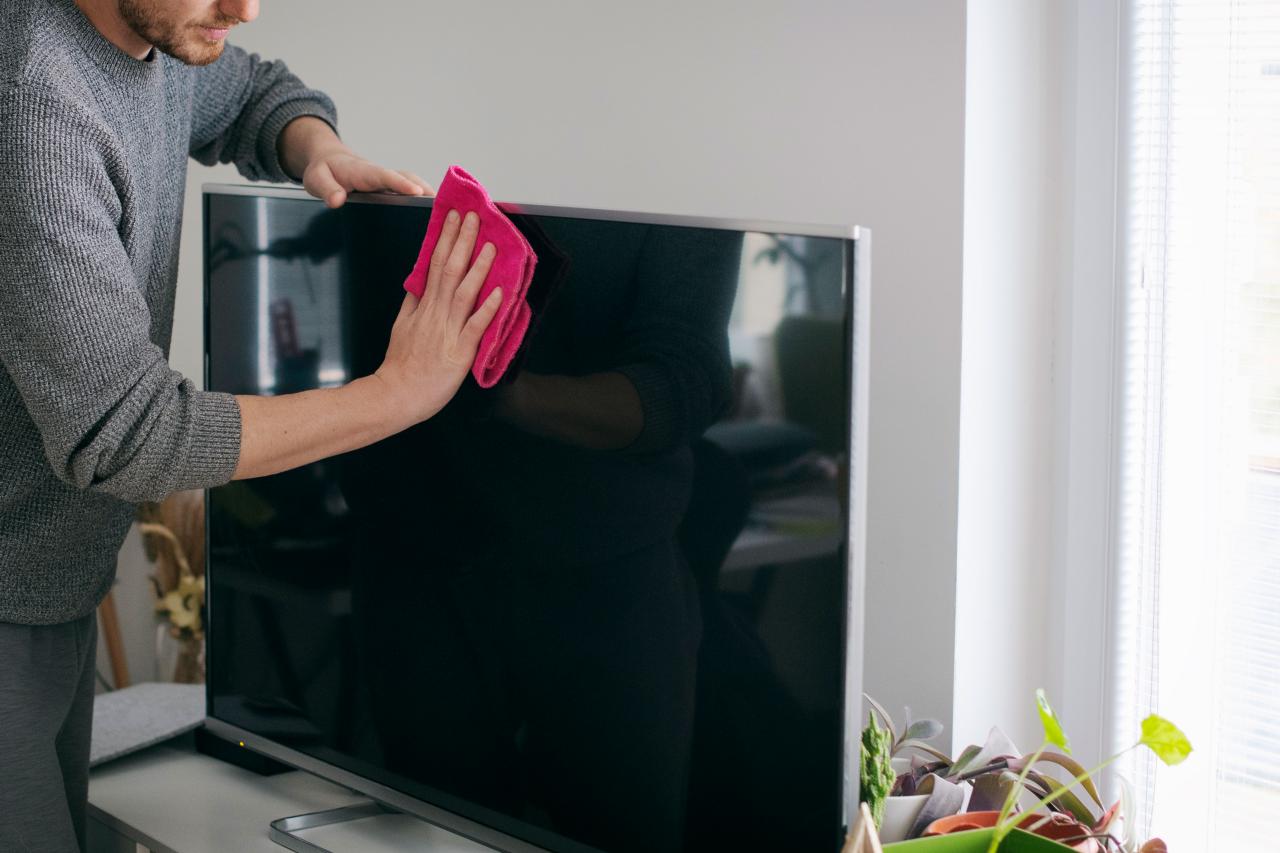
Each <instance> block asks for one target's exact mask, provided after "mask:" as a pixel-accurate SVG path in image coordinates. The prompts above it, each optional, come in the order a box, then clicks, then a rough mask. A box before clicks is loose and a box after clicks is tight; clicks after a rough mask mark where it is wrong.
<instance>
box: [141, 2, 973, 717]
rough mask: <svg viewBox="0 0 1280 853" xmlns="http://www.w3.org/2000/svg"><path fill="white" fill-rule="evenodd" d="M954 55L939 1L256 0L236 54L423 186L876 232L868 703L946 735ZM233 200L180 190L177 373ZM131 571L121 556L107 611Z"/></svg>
mask: <svg viewBox="0 0 1280 853" xmlns="http://www.w3.org/2000/svg"><path fill="white" fill-rule="evenodd" d="M964 38H965V5H964V3H961V2H956V1H955V0H913V2H903V0H856V2H834V0H823V2H809V3H803V4H780V3H775V2H763V1H762V0H750V2H728V1H727V0H718V2H702V3H696V4H694V3H679V2H674V0H660V1H659V2H650V3H644V4H632V3H627V4H624V3H620V2H599V0H562V1H561V2H556V3H550V4H528V3H517V2H505V3H501V2H473V3H454V4H442V3H413V2H399V3H391V2H387V3H376V4H363V5H360V6H359V7H357V6H355V5H353V4H350V3H340V2H334V0H330V1H329V2H316V0H308V2H303V0H269V1H268V2H266V3H264V4H263V9H262V15H261V18H260V19H259V20H258V21H257V22H255V23H253V24H250V25H247V26H245V27H243V28H242V29H241V30H240V31H237V33H235V36H234V38H233V41H234V42H236V43H238V44H240V45H241V46H243V47H245V48H247V49H250V50H253V51H258V52H260V53H262V54H264V55H266V56H271V57H275V56H280V57H284V58H285V59H286V60H287V61H288V63H289V65H290V67H291V68H292V69H293V70H294V71H295V72H296V73H298V74H299V75H300V76H301V77H302V78H303V79H305V80H306V81H307V82H308V83H310V84H312V85H315V86H318V87H321V88H323V89H325V90H326V91H328V92H329V93H330V94H331V95H332V96H333V97H334V99H335V101H336V102H337V104H338V109H339V113H340V122H341V129H342V133H343V135H344V138H345V139H346V141H347V142H348V143H349V144H351V145H352V146H353V147H355V148H356V149H357V150H358V151H360V152H361V153H363V154H365V155H366V156H369V157H371V158H373V159H376V160H379V161H382V162H384V163H386V164H387V165H393V166H395V167H397V168H408V169H413V170H415V171H417V172H418V173H420V174H421V175H423V176H424V177H425V178H426V179H427V180H429V181H432V182H437V181H438V180H439V177H440V175H441V174H442V173H443V171H444V170H445V168H446V167H447V166H448V165H449V164H451V163H460V164H462V165H464V166H466V167H467V168H468V169H469V170H471V171H473V172H474V173H475V174H476V175H477V176H479V177H480V178H481V180H483V181H484V182H485V183H486V184H487V185H488V186H489V187H490V188H491V189H492V190H493V191H494V193H495V195H497V196H498V197H500V198H503V199H509V200H515V201H526V202H538V203H546V204H565V205H576V206H587V207H606V208H624V209H638V210H649V211H664V212H671V213H687V214H710V215H716V214H719V215H728V216H741V217H761V218H768V219H779V220H793V221H802V222H847V223H858V224H863V225H868V226H870V227H872V228H873V229H874V232H875V259H874V271H873V280H874V291H875V292H874V303H873V309H872V316H873V318H874V323H875V328H876V330H877V333H876V334H875V335H873V344H872V359H871V369H872V376H873V381H872V389H871V396H872V404H871V412H872V414H871V440H870V453H871V465H870V495H871V497H870V503H869V534H868V548H869V555H868V576H867V595H868V604H867V617H868V625H867V631H866V638H867V662H866V670H865V679H866V687H867V689H868V690H869V691H870V692H872V693H873V694H874V695H876V696H878V697H879V698H881V699H882V700H883V701H884V702H885V703H886V704H887V705H889V706H890V707H891V708H895V707H901V706H902V705H903V704H910V705H911V706H912V708H913V710H914V711H915V712H916V713H917V714H918V715H920V714H929V715H934V716H938V717H940V718H942V719H944V720H949V719H950V716H951V688H952V684H953V673H952V656H951V652H950V643H951V637H952V635H953V628H954V624H953V613H954V605H955V588H956V585H955V577H954V572H955V549H956V494H957V470H958V462H957V446H958V439H957V432H956V431H957V425H958V422H959V376H960V367H959V364H960V281H961V279H960V272H961V215H962V187H963V174H964V172H963V169H964V161H963V142H964V124H963V115H964V112H963V110H964V103H963V101H964V72H965V50H964ZM227 180H238V177H237V176H236V175H235V174H234V173H233V172H231V171H230V170H229V169H228V168H226V167H222V168H219V169H212V170H209V169H204V168H201V167H199V166H195V165H194V164H193V168H192V170H191V174H190V180H189V182H188V204H187V208H186V221H185V224H184V247H185V248H184V251H183V256H182V265H181V269H180V283H179V296H178V304H177V328H176V332H175V336H174V347H173V355H172V362H173V364H174V365H175V367H177V368H178V369H179V370H182V371H183V372H186V373H188V375H191V376H195V377H198V376H199V372H200V371H199V366H200V352H201V343H200V335H201V324H200V256H199V253H200V240H199V216H200V209H199V206H198V200H199V195H198V191H199V186H200V184H201V183H202V182H205V181H227ZM135 557H136V555H135ZM142 571H143V567H142V566H141V565H140V564H139V562H138V560H137V559H136V558H130V557H129V556H128V554H127V553H126V555H125V556H124V557H122V584H123V585H124V586H125V587H126V588H127V589H122V590H121V593H120V595H122V596H123V597H128V595H130V594H136V592H129V590H134V591H136V590H142V592H145V589H143V588H142V586H141V584H140V582H139V580H138V579H139V577H140V576H141V574H142ZM130 630H131V631H132V630H134V628H132V627H131V628H130Z"/></svg>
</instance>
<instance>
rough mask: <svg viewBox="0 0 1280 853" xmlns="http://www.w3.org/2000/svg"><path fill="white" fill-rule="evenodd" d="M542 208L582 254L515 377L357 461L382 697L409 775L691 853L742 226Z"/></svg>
mask: <svg viewBox="0 0 1280 853" xmlns="http://www.w3.org/2000/svg"><path fill="white" fill-rule="evenodd" d="M537 221H538V224H539V225H540V226H541V228H542V230H543V231H544V236H545V238H546V239H548V240H550V242H551V243H552V244H554V246H555V247H556V248H557V250H558V252H557V253H558V254H563V255H564V256H566V257H567V258H568V265H569V269H568V273H567V276H566V277H565V279H564V281H563V283H561V284H560V285H559V287H558V288H556V290H555V293H554V295H553V296H552V297H551V300H550V303H549V306H548V307H547V308H546V310H545V311H544V312H543V313H542V315H541V316H540V317H539V318H538V319H537V321H536V325H535V326H534V329H533V331H532V333H531V338H530V340H529V342H528V349H527V352H526V354H525V358H524V361H523V364H522V366H521V369H520V370H519V371H518V373H516V374H515V375H514V377H512V378H510V381H508V382H505V383H504V384H501V385H499V386H498V387H497V388H495V389H492V390H490V391H481V390H480V389H478V388H476V387H474V386H472V385H471V383H470V382H468V388H467V389H466V392H465V393H464V394H463V395H460V396H459V398H458V399H457V400H455V402H454V403H453V404H452V405H451V406H450V407H449V408H448V409H446V411H445V412H443V413H441V416H440V417H438V418H436V419H433V421H432V422H430V423H427V424H423V425H422V426H420V427H418V428H416V429H415V430H413V431H411V432H408V433H405V434H403V435H402V436H398V437H396V438H394V439H392V440H390V441H386V442H382V443H380V444H379V445H377V446H375V447H371V448H368V449H366V450H364V451H361V452H360V453H359V454H354V455H353V456H352V457H350V459H351V464H350V465H349V466H348V467H347V477H348V479H347V482H346V483H345V484H344V492H345V493H346V495H347V499H348V503H349V504H350V506H351V509H352V512H353V516H354V517H355V523H356V525H357V526H361V525H363V526H364V528H365V533H364V536H363V539H362V544H361V547H359V548H357V549H355V553H356V555H357V558H358V559H360V560H366V559H367V560H368V561H369V565H368V566H363V567H361V566H357V567H356V571H355V572H354V573H353V582H354V583H355V585H356V589H355V595H356V606H355V612H356V614H357V618H358V619H360V620H362V628H361V630H360V632H359V633H360V636H361V644H362V646H363V648H364V650H365V654H364V659H365V661H366V663H365V664H364V667H363V668H364V671H365V675H366V678H367V681H368V684H369V689H370V708H371V711H372V713H373V715H374V719H375V723H376V726H377V729H378V732H379V735H380V738H381V741H382V746H383V753H384V758H385V761H386V763H387V765H388V767H389V768H390V769H392V770H394V771H396V772H397V773H400V774H401V775H403V776H406V777H409V778H411V779H414V780H415V781H417V782H420V783H422V784H424V785H427V786H429V787H430V788H432V789H435V790H437V791H442V792H446V793H448V794H451V795H454V796H463V797H465V798H467V799H468V800H470V801H472V802H477V803H480V804H482V805H485V806H487V807H489V808H493V809H498V810H501V811H503V812H505V813H507V814H509V815H513V816H515V817H518V818H521V819H523V820H528V821H533V822H535V823H540V824H542V825H544V826H546V827H548V828H550V829H552V830H553V831H555V832H558V833H560V834H562V835H565V836H568V837H570V838H573V839H575V840H578V841H581V842H586V843H588V844H591V845H593V846H597V847H600V848H602V849H605V850H611V851H625V850H677V849H679V848H680V847H681V838H682V835H683V823H684V811H685V801H686V796H687V785H688V769H689V750H690V738H691V735H692V723H693V713H694V703H693V694H694V685H695V680H696V671H697V670H696V668H697V650H698V643H699V638H700V632H701V629H700V617H699V608H698V600H697V591H696V589H695V583H694V579H693V576H692V575H691V573H690V572H689V569H688V566H687V564H686V562H685V559H684V557H683V554H682V552H681V550H680V548H679V546H678V544H677V539H676V533H677V528H678V527H679V524H680V521H681V519H682V517H683V515H684V512H685V507H686V505H687V503H688V500H689V492H690V488H691V483H692V476H693V460H692V454H691V452H690V443H691V442H692V441H693V440H694V439H695V438H696V437H697V436H699V435H701V433H702V432H703V431H704V430H705V429H706V428H707V426H709V425H710V424H711V423H712V422H713V421H715V420H716V419H717V418H718V417H719V416H720V414H722V412H723V410H724V408H725V407H726V406H727V405H728V403H729V399H730V393H731V369H730V360H729V349H728V333H727V327H728V319H729V313H730V310H731V307H732V304H733V300H734V291H735V287H736V283H737V269H738V263H739V258H740V253H741V235H739V234H736V233H732V232H718V231H710V230H702V229H691V228H677V227H666V226H650V225H638V224H628V223H612V222H596V221H586V220H571V219H559V218H550V217H540V218H538V220H537ZM525 227H528V226H527V225H526V226H525ZM531 239H533V238H531ZM533 242H534V245H535V247H536V246H537V244H538V243H537V240H533ZM539 256H540V260H539V265H540V266H541V265H542V264H543V257H544V252H543V251H541V250H539ZM375 472H382V473H380V474H379V473H375ZM442 484H448V487H447V488H445V487H444V486H443V485H442ZM425 795H428V794H427V793H426V792H424V796H425Z"/></svg>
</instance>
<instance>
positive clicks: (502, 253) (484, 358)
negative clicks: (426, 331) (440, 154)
mask: <svg viewBox="0 0 1280 853" xmlns="http://www.w3.org/2000/svg"><path fill="white" fill-rule="evenodd" d="M450 210H457V211H458V215H459V216H466V215H467V214H468V213H469V212H471V211H473V210H474V211H475V212H476V214H477V215H478V216H479V217H480V233H479V235H478V236H477V237H476V245H475V249H474V250H473V251H472V253H471V263H475V260H476V256H477V255H479V254H480V250H481V249H482V248H484V244H485V243H492V244H493V246H494V248H495V249H497V250H498V252H497V255H496V256H495V257H494V260H493V266H492V267H490V268H489V275H488V277H486V278H485V281H484V284H482V285H481V286H480V292H479V293H478V294H477V295H476V305H481V304H483V302H484V300H485V298H486V297H488V295H489V293H490V292H491V291H492V290H493V289H494V288H495V287H501V288H502V305H501V306H500V307H499V308H498V313H497V315H496V316H495V317H494V318H493V322H491V323H490V324H489V328H488V329H486V330H485V333H484V336H483V337H481V338H480V350H479V352H477V353H476V360H475V362H474V363H472V365H471V375H472V376H474V377H475V379H476V382H477V383H479V385H480V387H481V388H492V387H493V386H494V385H496V384H498V380H499V379H501V378H502V374H504V373H506V371H507V367H508V366H510V364H511V360H512V359H513V358H515V356H516V353H517V352H519V350H520V343H521V342H522V341H523V340H524V336H525V333H526V332H528V331H529V321H530V319H531V318H532V316H533V311H532V310H531V309H530V308H529V303H528V301H527V300H526V299H525V296H526V294H527V293H528V292H529V283H530V282H531V281H533V270H534V267H535V266H536V265H537V263H538V256H537V255H536V254H534V251H533V247H532V246H530V245H529V241H528V240H526V239H525V238H524V235H523V234H521V233H520V230H519V229H518V228H516V226H515V225H513V224H512V222H511V220H510V219H508V218H507V217H506V215H505V214H503V212H502V211H500V210H498V207H497V205H495V204H494V203H493V200H492V199H491V198H489V193H488V192H487V191H486V190H485V188H484V187H483V186H481V185H480V182H479V181H477V180H476V179H475V178H473V177H472V176H471V175H469V174H467V172H466V170H465V169H463V168H462V167H461V166H450V167H449V171H448V172H446V173H445V176H444V180H443V181H441V182H440V190H439V192H437V193H436V200H435V203H434V204H433V205H432V207H431V220H430V221H429V222H428V223H427V236H426V237H425V238H424V239H423V241H422V250H421V251H420V252H419V253H418V262H417V263H416V264H414V265H413V272H411V273H409V277H408V278H406V279H405V280H404V289H405V290H407V291H409V292H410V293H412V294H413V295H414V296H417V297H418V298H422V292H423V291H424V290H425V289H426V287H427V270H428V269H429V268H430V266H431V253H432V252H434V251H435V248H436V241H437V240H439V239H440V231H441V229H442V228H444V218H445V216H447V215H448V213H449V211H450Z"/></svg>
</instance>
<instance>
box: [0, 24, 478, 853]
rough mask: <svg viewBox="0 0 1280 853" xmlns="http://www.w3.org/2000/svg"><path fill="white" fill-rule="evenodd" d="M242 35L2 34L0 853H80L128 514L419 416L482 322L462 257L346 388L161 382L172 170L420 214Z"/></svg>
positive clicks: (170, 270)
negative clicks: (251, 390)
mask: <svg viewBox="0 0 1280 853" xmlns="http://www.w3.org/2000/svg"><path fill="white" fill-rule="evenodd" d="M257 14H258V3H257V2H256V0H165V2H161V0H46V2H36V0H29V1H28V2H16V3H7V4H6V5H5V8H4V14H3V15H0V223H3V226H2V227H0V318H3V319H0V436H3V443H4V450H3V451H0V850H26V851H59V853H65V851H72V850H76V849H78V848H79V849H83V847H84V845H85V811H86V797H87V786H88V760H89V738H90V720H91V716H92V709H93V692H94V654H95V645H96V640H97V626H96V621H95V612H96V608H97V606H98V603H99V602H100V601H101V600H102V599H103V597H104V596H105V595H106V594H107V592H108V590H109V589H110V588H111V584H112V581H113V579H114V575H115V567H116V556H117V552H118V551H119V549H120V545H121V543H122V542H123V541H124V538H125V534H126V533H127V531H128V529H129V527H130V524H131V523H132V521H133V517H134V512H135V507H136V505H137V504H138V503H140V502H143V501H158V500H161V499H163V498H164V497H165V496H166V495H168V494H170V493H171V492H175V491H181V490H184V489H195V488H203V487H211V486H217V485H220V484H223V483H226V482H227V481H229V480H231V479H234V478H245V477H257V476H262V475H265V474H271V473H275V472H278V471H283V470H286V469H290V468H293V467H295V466H298V465H303V464H306V463H309V462H312V461H314V460H317V459H321V458H324V457H327V456H330V455H332V454H335V453H340V452H343V451H347V450H351V449H352V448H356V447H361V446H364V445H367V444H369V443H371V442H374V441H377V440H379V439H381V438H384V437H385V436H387V435H390V434H393V433H395V432H397V431H399V430H402V429H405V428H406V427H409V426H411V425H413V424H415V423H418V422H420V421H422V420H424V419H426V418H429V417H431V416H432V415H433V414H434V413H435V412H437V411H439V410H440V409H441V408H442V407H443V406H444V405H445V404H446V403H447V402H448V401H449V399H450V398H451V397H452V396H453V394H454V392H455V391H456V389H457V388H458V385H459V383H460V382H461V381H462V378H463V377H464V376H465V375H466V369H467V366H468V365H469V364H470V360H471V355H473V354H474V352H475V350H476V346H477V343H478V341H479V337H480V334H481V333H482V332H483V331H484V329H485V328H486V326H487V325H488V322H489V320H490V319H491V318H492V316H493V314H494V312H495V310H496V306H497V302H496V301H494V302H486V303H485V304H484V305H482V306H480V307H479V309H478V310H476V311H475V313H474V314H472V312H471V307H472V305H471V301H473V300H474V298H475V294H476V292H478V288H479V286H480V283H481V281H482V280H483V279H484V277H485V275H486V274H487V271H488V266H489V264H490V263H491V261H492V254H488V255H482V256H481V259H480V260H479V261H478V262H477V263H476V265H475V266H474V267H473V268H471V269H470V270H467V269H465V268H464V269H461V270H454V268H453V267H451V268H450V269H451V270H453V272H451V273H450V274H449V275H447V276H444V277H443V278H440V279H439V280H437V281H435V282H433V287H434V290H433V291H432V292H431V294H430V295H428V296H427V297H425V298H424V299H423V300H422V302H421V303H419V301H418V300H416V299H414V298H413V297H408V298H407V299H405V301H404V303H403V306H402V309H401V313H400V316H399V319H398V320H397V322H396V325H395V329H394V331H393V333H392V335H391V340H390V344H389V346H388V347H387V349H386V355H385V359H384V360H383V362H382V363H381V365H380V366H379V367H378V369H377V371H376V372H375V373H374V374H373V375H370V376H366V377H363V378H360V379H357V380H355V381H353V382H351V383H350V384H348V385H346V386H343V387H341V388H335V389H327V390H318V391H307V392H304V393H299V394H289V395H282V396H279V397H272V398H266V397H255V396H232V395H230V394H222V393H207V392H203V391H201V390H199V389H198V388H197V387H196V386H195V385H194V384H193V383H192V382H191V381H190V380H189V379H187V378H185V377H183V376H181V375H180V374H178V373H177V372H175V371H174V370H172V369H171V368H170V367H169V365H168V363H167V356H168V352H169V345H170V340H171V337H172V331H173V305H174V300H175V287H176V277H177V267H178V242H179V233H180V222H181V220H182V209H183V193H184V189H185V183H186V168H187V160H188V158H195V159H196V160H198V161H199V162H201V163H204V164H206V165H213V164H214V163H234V164H235V166H236V167H237V169H238V170H239V172H240V173H241V175H243V176H244V177H246V178H249V179H252V180H274V181H282V182H283V181H293V182H300V183H301V184H302V185H303V186H304V187H305V188H306V189H307V191H308V192H310V193H311V194H312V195H314V196H316V197H318V198H322V199H324V200H325V201H326V203H327V204H329V205H330V206H331V207H336V206H338V205H341V204H342V203H343V202H344V200H345V199H346V197H347V194H348V193H349V192H352V191H357V190H359V191H382V190H385V191H393V192H397V193H403V194H411V195H421V194H426V193H430V192H431V189H430V187H428V186H427V185H426V184H425V183H423V182H422V181H421V180H420V179H418V178H417V177H416V176H414V175H412V174H410V173H407V172H396V171H392V170H390V169H385V168H382V167H380V166H377V165H374V164H373V163H370V162H368V161H366V160H364V159H362V158H360V157H359V156H357V155H356V154H355V153H354V152H352V151H351V150H350V149H349V148H347V147H346V146H345V145H344V144H343V143H342V142H341V141H340V140H339V138H338V136H337V134H336V132H335V130H334V128H335V127H336V126H337V118H336V115H335V112H334V107H333V104H332V102H331V101H330V100H329V98H327V97H326V96H325V95H324V94H323V93H321V92H319V91H316V90H314V89H310V88H308V87H307V86H305V85H304V84H303V83H302V81H300V80H299V79H298V78H297V77H295V76H294V75H292V74H291V73H289V70H288V69H287V68H286V67H285V66H284V65H283V64H282V63H280V62H268V61H264V60H262V59H260V58H259V57H258V56H256V55H252V56H251V55H249V54H247V53H245V52H244V51H242V50H240V49H238V48H235V47H231V46H229V45H228V44H227V43H226V38H227V35H228V33H229V32H230V30H231V29H233V28H234V27H236V26H238V25H240V24H242V23H246V22H248V21H252V20H253V19H254V18H255V17H256V16H257ZM475 235H476V228H475V223H474V221H472V222H461V221H455V222H454V223H453V224H452V228H451V231H450V236H449V239H448V240H446V241H442V246H444V249H442V251H446V252H447V251H448V250H449V248H450V247H451V246H452V247H456V249H457V251H458V252H459V253H460V256H462V257H464V258H469V257H470V252H471V249H472V247H473V245H474V241H475ZM490 251H491V250H490ZM455 292H458V293H461V294H462V297H463V298H461V299H459V300H456V302H455V301H454V300H452V298H451V297H452V295H453V293H455ZM468 297H469V299H470V300H471V301H468ZM464 303H465V304H464ZM451 305H452V306H453V307H451Z"/></svg>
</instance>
